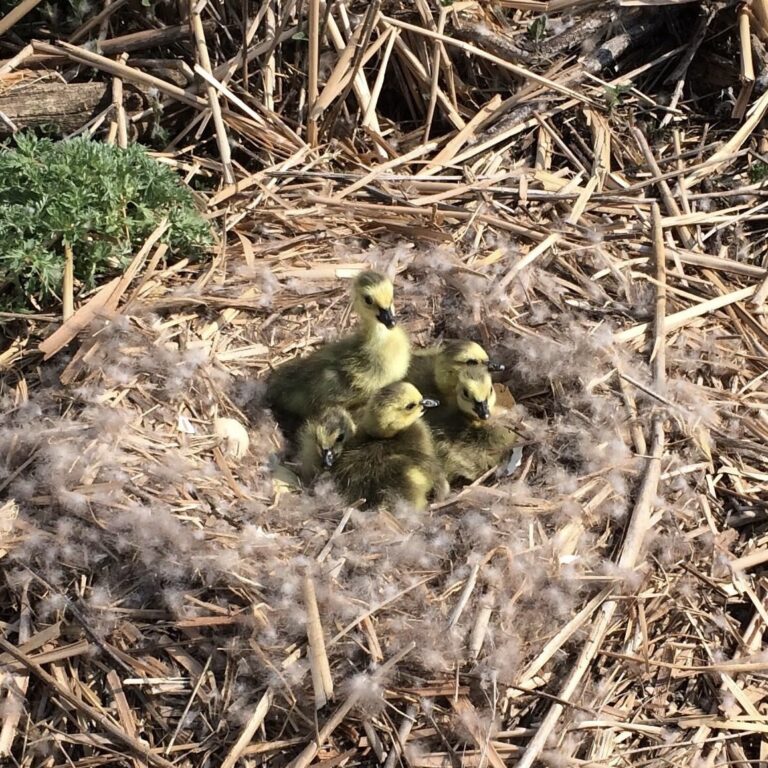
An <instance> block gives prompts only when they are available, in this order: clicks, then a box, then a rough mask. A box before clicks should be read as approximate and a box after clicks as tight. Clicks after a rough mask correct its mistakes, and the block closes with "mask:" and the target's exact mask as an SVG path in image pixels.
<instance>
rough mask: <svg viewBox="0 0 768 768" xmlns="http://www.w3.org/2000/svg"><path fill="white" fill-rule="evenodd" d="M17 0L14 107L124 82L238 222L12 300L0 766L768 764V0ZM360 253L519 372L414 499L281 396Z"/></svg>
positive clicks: (9, 60)
mask: <svg viewBox="0 0 768 768" xmlns="http://www.w3.org/2000/svg"><path fill="white" fill-rule="evenodd" d="M18 5H19V7H20V8H21V10H22V11H27V15H26V16H24V15H23V14H16V16H14V17H13V18H11V17H9V16H6V17H4V18H3V19H2V20H0V30H2V31H6V30H8V29H10V32H8V33H7V34H6V35H5V37H3V38H2V39H1V40H0V55H1V56H3V57H5V59H6V60H5V62H4V63H0V104H2V99H4V98H10V97H14V98H17V97H18V96H19V95H23V94H24V93H25V89H31V88H34V87H36V86H38V85H39V84H40V83H41V82H43V83H51V82H61V78H62V76H63V78H64V79H65V80H66V81H67V82H68V83H71V84H72V85H73V86H76V85H77V84H78V83H85V82H89V81H92V82H96V83H105V84H107V85H108V87H109V89H110V93H111V96H112V98H111V99H109V100H108V101H109V103H107V105H106V106H105V107H104V109H103V110H102V111H99V110H97V111H96V113H95V115H94V117H93V119H91V120H89V121H88V122H87V124H85V125H84V126H83V128H82V130H84V131H90V132H93V133H94V134H95V135H96V136H97V137H98V138H99V139H102V140H107V141H115V142H118V143H121V142H125V141H126V140H129V139H130V138H132V137H133V136H134V135H137V134H140V135H142V136H144V137H145V140H147V141H151V142H152V143H153V146H154V147H155V148H156V149H157V150H158V157H159V158H160V159H161V160H162V161H163V162H167V163H170V164H171V165H173V166H174V167H175V168H177V169H178V170H179V172H180V173H181V174H183V176H184V177H185V179H186V180H187V181H188V182H189V183H190V184H191V185H192V186H193V187H194V188H195V189H197V190H198V191H199V195H200V199H201V204H203V205H204V206H205V209H206V212H207V215H208V217H209V218H210V220H211V222H212V223H213V225H214V227H215V229H216V232H217V234H218V237H219V245H218V246H217V248H216V249H215V250H214V252H212V253H211V258H210V260H209V261H207V262H205V263H195V264H193V263H188V262H186V261H183V260H181V261H179V260H172V261H167V260H166V254H165V250H164V246H162V245H160V246H157V245H156V244H155V241H154V240H152V239H151V241H150V242H149V243H148V244H147V247H145V248H144V249H142V250H141V251H140V252H138V253H137V256H136V259H135V261H134V263H133V265H132V266H131V268H130V269H129V270H128V271H127V273H126V274H125V275H124V276H122V279H121V280H119V281H117V282H116V283H112V284H110V286H109V287H108V288H106V289H104V290H103V291H102V292H101V293H98V294H95V295H93V296H87V295H78V294H77V286H74V288H73V291H74V305H75V308H76V309H77V308H78V307H79V308H80V309H79V312H78V313H77V314H75V315H74V317H71V318H70V319H69V320H68V321H67V322H65V323H64V325H63V328H62V327H61V322H60V320H59V319H57V318H55V317H47V316H36V317H35V318H32V319H30V318H26V319H24V321H23V323H22V322H21V321H20V320H19V319H18V318H13V317H11V318H4V321H6V324H5V326H4V328H5V343H4V347H3V351H2V352H0V366H2V380H0V413H2V422H0V494H2V499H0V511H2V520H1V521H0V523H1V524H2V535H3V540H2V546H1V547H0V557H2V566H3V570H4V578H3V583H2V586H1V588H0V589H1V594H0V600H1V602H0V604H1V605H2V606H3V607H2V610H1V611H0V620H1V621H2V624H0V628H1V629H2V637H1V638H0V648H1V649H2V652H3V653H2V663H3V677H2V691H0V694H1V695H2V713H3V718H2V725H0V751H2V753H3V755H4V756H5V757H4V758H3V759H4V760H6V761H7V763H4V764H8V765H22V766H46V767H47V768H48V767H50V768H53V767H54V766H56V767H58V766H62V767H63V766H69V767H70V768H72V766H78V768H85V767H86V766H89V767H90V766H101V765H118V766H131V767H133V766H141V765H159V766H168V765H171V764H173V765H177V766H190V767H192V766H194V767H198V766H225V767H226V768H232V766H234V765H235V764H238V763H239V764H241V765H270V766H281V765H288V764H290V765H292V766H295V767H297V768H298V766H309V765H323V766H326V767H327V768H332V766H354V765H374V764H379V763H382V764H384V765H386V766H387V767H388V768H394V766H399V765H403V766H413V767H414V768H437V767H438V766H458V765H467V766H486V765H489V766H493V767H494V768H497V767H500V766H502V765H517V766H521V767H527V766H531V765H534V764H546V765H554V766H591V765H594V766H597V765H600V766H605V765H611V766H614V765H615V766H626V765H631V766H717V765H736V766H747V765H766V764H768V746H766V745H767V744H768V739H766V730H767V729H768V686H767V685H766V672H767V671H768V662H767V661H766V656H765V653H764V651H763V648H764V644H765V639H764V636H765V630H766V625H767V624H768V600H766V598H767V596H768V580H767V578H766V574H765V570H764V565H765V563H766V562H768V526H766V505H767V504H768V493H767V492H766V484H767V482H768V459H767V458H766V456H767V454H766V450H765V440H766V437H768V422H766V413H768V411H767V410H766V408H768V398H767V397H766V391H767V390H766V386H765V381H766V371H767V370H768V367H767V362H768V353H767V352H766V347H768V323H766V315H765V314H764V306H765V299H766V294H768V279H767V277H766V274H767V273H766V253H767V252H768V246H767V244H766V238H765V235H764V232H765V224H764V222H765V220H766V215H765V207H766V203H767V201H768V198H767V197H766V194H767V193H766V190H765V187H764V181H763V179H764V178H765V177H766V175H767V174H768V157H766V144H767V143H768V142H766V137H765V135H764V125H763V118H764V115H765V113H766V110H768V93H766V92H765V90H764V78H765V77H768V73H767V72H766V70H765V69H764V64H765V55H764V48H763V43H762V42H761V40H762V39H764V38H765V33H766V27H765V26H764V21H765V19H766V15H765V13H764V7H763V5H762V3H759V2H755V3H754V4H753V5H752V6H751V8H749V9H742V8H740V7H738V6H736V5H733V4H714V3H689V4H680V3H670V4H667V5H662V6H658V5H651V4H648V5H647V6H646V4H644V3H642V2H640V3H637V4H633V5H627V6H626V7H618V6H614V5H612V4H608V3H604V2H581V1H580V0H578V1H576V2H574V0H552V2H550V3H540V2H536V1H535V0H489V1H488V2H482V3H478V2H474V1H473V0H468V1H464V0H461V1H460V2H456V3H453V4H448V5H440V4H439V3H432V2H427V0H417V1H416V2H413V3H404V2H403V3H401V2H397V0H383V1H381V2H379V1H377V2H372V3H370V4H368V3H359V4H358V3H356V2H351V3H347V4H342V3H332V4H330V5H328V6H326V5H325V4H324V3H322V2H320V1H319V0H307V2H296V1H295V0H279V1H278V0H274V1H273V2H269V1H265V2H227V1H226V0H225V2H221V3H219V2H217V3H210V2H209V3H205V2H201V3H192V4H191V11H190V8H189V7H187V5H186V4H185V3H183V2H179V3H178V4H174V3H154V4H152V5H151V6H150V8H149V9H147V8H144V7H143V6H142V5H141V4H140V3H138V2H135V0H128V2H123V1H122V0H116V1H115V2H112V3H111V4H109V3H105V4H104V5H103V6H101V5H99V6H97V7H94V8H90V9H88V8H86V9H85V10H86V13H85V14H84V15H83V16H82V17H81V18H77V16H76V14H75V15H74V16H73V15H72V14H71V13H70V16H66V15H65V17H63V18H62V19H61V20H59V23H58V26H57V27H56V34H54V33H53V32H52V31H51V27H50V26H48V27H46V26H45V22H44V21H43V20H42V17H41V16H36V14H38V13H39V11H40V8H37V9H36V8H35V5H36V3H35V2H24V3H20V4H18ZM3 8H4V9H5V10H7V8H5V6H3ZM190 13H191V15H190ZM544 13H546V16H544V15H543V14H544ZM17 17H18V18H17ZM57 35H59V36H57ZM96 40H99V41H100V42H98V43H97V42H95V41H96ZM86 41H92V42H90V43H89V44H87V45H86ZM100 46H101V47H100ZM99 50H101V51H102V53H98V51H99ZM123 54H127V56H123ZM130 88H137V89H138V90H139V91H141V93H142V94H143V98H145V99H146V102H145V103H144V104H142V105H141V106H140V107H138V108H137V109H135V110H134V111H132V109H133V107H135V104H133V103H132V102H131V104H133V106H132V107H129V108H127V109H126V108H125V107H124V101H123V99H124V98H127V97H126V96H125V95H126V94H127V93H128V91H129V89H130ZM28 93H33V92H32V91H30V92H28ZM30 98H31V96H30ZM63 98H67V97H66V96H63ZM78 98H79V96H78ZM125 103H128V102H125ZM0 109H2V106H0ZM370 264H373V265H374V266H376V267H377V268H380V269H384V270H389V271H390V272H391V273H392V274H396V275H397V277H396V288H397V292H398V309H399V312H400V314H401V317H402V318H403V322H404V323H405V325H406V327H407V328H408V329H409V330H410V331H411V333H412V335H413V338H414V340H415V342H416V343H418V344H428V343H430V342H432V341H434V340H435V339H437V338H440V337H442V336H446V337H451V336H458V335H461V336H470V337H472V338H475V339H476V340H478V341H480V342H482V343H483V344H484V345H485V346H486V347H487V348H488V349H489V350H492V352H493V353H494V355H495V356H497V357H499V358H501V359H502V360H503V361H504V362H505V363H507V372H506V374H505V375H504V377H503V383H504V384H506V385H507V386H508V387H509V389H510V390H511V392H512V393H513V394H514V396H515V398H516V399H517V406H516V409H517V416H518V418H519V419H520V423H521V430H522V432H523V433H524V435H525V440H524V442H525V445H524V447H523V450H522V459H521V463H520V465H519V466H517V467H515V468H513V471H512V472H511V474H507V473H506V472H499V473H492V474H491V475H490V476H488V477H485V478H482V479H481V481H478V482H477V483H475V484H473V485H472V486H469V487H466V488H463V489H456V491H455V493H454V494H453V495H452V496H451V497H450V498H449V499H448V500H446V501H444V502H440V503H439V504H435V505H434V506H433V507H432V509H431V510H430V511H429V512H428V513H427V514H415V513H414V512H413V511H412V510H408V509H397V510H392V511H390V512H386V511H383V510H382V511H360V510H357V509H354V508H352V509H350V508H347V507H346V506H345V505H344V504H343V503H342V502H341V500H340V499H339V498H338V497H337V496H336V494H335V492H334V490H333V488H332V487H330V486H329V485H328V484H327V483H324V482H321V483H320V484H319V485H318V487H316V488H315V489H314V490H313V491H312V492H296V491H295V490H293V489H292V488H291V486H290V482H288V481H287V480H290V477H289V476H287V475H286V473H285V470H284V469H281V468H280V467H279V466H278V462H279V461H281V457H282V450H283V441H282V438H281V436H280V434H279V432H278V430H277V428H276V426H275V424H274V422H273V420H272V418H271V416H270V415H269V413H268V412H266V411H265V410H263V409H262V408H261V406H260V405H259V393H260V386H261V382H262V381H263V379H264V377H265V375H266V374H267V373H268V371H269V366H270V365H272V364H277V363H279V362H280V361H282V360H284V359H287V358H289V357H292V356H294V355H297V354H301V353H303V352H304V351H305V350H307V349H310V348H312V347H314V346H315V345H317V344H319V343H321V342H322V341H323V340H325V339H327V338H331V337H333V336H334V335H336V334H337V333H338V332H339V331H340V329H344V328H347V327H349V324H350V318H349V312H348V308H347V301H346V290H347V288H346V285H347V283H346V280H345V279H344V278H346V277H348V276H349V275H351V274H353V273H354V270H356V269H359V268H360V267H362V266H365V265H370ZM86 321H90V324H89V325H86ZM57 329H58V330H57ZM54 331H56V335H54V336H50V334H51V333H53V332H54ZM44 337H50V338H49V339H48V341H47V342H46V343H45V344H44V345H43V347H42V352H41V351H40V350H39V349H38V344H39V343H40V341H41V339H43V338H44ZM43 352H45V353H46V359H43ZM217 417H234V418H236V419H239V420H240V421H241V422H243V423H244V424H245V425H246V426H247V429H248V432H249V436H250V449H249V451H248V453H247V454H246V455H245V456H243V457H236V456H233V455H232V453H231V451H228V450H227V445H226V444H222V442H221V441H220V439H219V438H218V437H216V435H215V434H214V427H213V422H214V420H215V419H216V418H217ZM286 478H287V480H286Z"/></svg>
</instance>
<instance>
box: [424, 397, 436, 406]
mask: <svg viewBox="0 0 768 768" xmlns="http://www.w3.org/2000/svg"><path fill="white" fill-rule="evenodd" d="M421 405H422V407H424V408H437V406H438V405H440V401H439V400H433V399H432V398H431V397H424V398H422V400H421Z"/></svg>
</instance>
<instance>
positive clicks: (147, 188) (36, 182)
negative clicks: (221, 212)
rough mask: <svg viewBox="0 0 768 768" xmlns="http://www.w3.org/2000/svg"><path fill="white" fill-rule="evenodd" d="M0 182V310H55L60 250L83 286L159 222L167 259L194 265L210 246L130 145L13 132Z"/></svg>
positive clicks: (185, 199) (170, 182)
mask: <svg viewBox="0 0 768 768" xmlns="http://www.w3.org/2000/svg"><path fill="white" fill-rule="evenodd" d="M0 179H2V180H3V183H2V185H0V310H5V311H24V310H28V309H29V308H30V304H33V305H37V306H40V307H46V306H51V305H52V304H53V303H55V301H56V297H57V295H58V293H59V291H60V288H61V282H62V276H63V272H64V246H65V245H69V246H71V248H72V251H73V255H74V268H75V279H76V281H78V282H79V284H81V285H83V286H85V287H86V288H91V287H93V286H94V285H96V283H97V282H98V281H99V280H100V279H101V278H103V277H105V276H108V275H110V274H114V273H116V272H118V271H119V270H121V269H122V268H124V267H125V266H127V264H128V263H129V262H130V261H131V259H132V258H133V255H134V253H135V249H136V248H137V247H139V246H140V245H141V243H142V242H143V241H144V240H145V239H146V238H147V236H148V235H149V234H150V233H151V232H152V231H153V230H154V229H155V227H156V226H157V225H158V223H159V222H160V220H161V219H162V218H163V216H167V217H168V221H169V223H170V225H171V226H170V228H169V229H168V231H167V232H166V233H165V235H164V241H165V242H167V243H168V244H169V246H170V248H171V250H172V252H179V253H183V254H184V256H187V257H190V258H196V257H199V256H200V255H202V253H203V252H204V250H205V247H206V246H207V245H208V244H209V243H210V242H211V231H210V228H209V226H208V224H207V222H206V221H205V220H204V219H203V218H202V217H201V216H200V214H199V213H198V211H197V209H196V207H195V204H194V199H193V197H192V193H191V192H190V190H189V189H187V188H186V187H184V186H182V184H181V183H180V181H179V179H178V177H177V176H176V175H175V174H174V173H173V171H172V170H171V169H170V168H168V167H167V166H165V165H162V164H161V163H158V162H156V161H155V160H153V159H152V158H151V157H150V156H149V155H148V154H147V153H146V151H145V150H144V149H143V148H142V147H140V146H138V145H133V146H131V147H129V148H128V149H119V148H117V147H113V146H109V145H107V144H101V143H99V142H95V141H90V140H88V139H83V138H78V139H71V140H68V141H61V142H54V141H51V140H50V139H39V138H35V137H34V136H31V135H19V136H17V137H16V139H15V147H2V148H0Z"/></svg>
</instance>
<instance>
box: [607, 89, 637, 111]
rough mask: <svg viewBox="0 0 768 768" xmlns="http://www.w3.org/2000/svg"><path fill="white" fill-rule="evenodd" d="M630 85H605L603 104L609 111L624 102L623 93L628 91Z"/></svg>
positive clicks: (629, 90)
mask: <svg viewBox="0 0 768 768" xmlns="http://www.w3.org/2000/svg"><path fill="white" fill-rule="evenodd" d="M631 90H632V86H631V85H605V86H603V91H604V95H605V105H606V107H608V111H609V112H610V111H611V110H613V109H614V108H616V107H619V106H621V105H622V104H623V103H624V95H625V94H627V93H630V92H631Z"/></svg>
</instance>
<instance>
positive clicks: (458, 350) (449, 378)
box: [406, 339, 504, 406]
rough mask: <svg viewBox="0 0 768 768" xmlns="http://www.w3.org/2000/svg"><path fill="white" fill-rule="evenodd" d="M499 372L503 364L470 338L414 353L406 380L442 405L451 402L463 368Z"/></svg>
mask: <svg viewBox="0 0 768 768" xmlns="http://www.w3.org/2000/svg"><path fill="white" fill-rule="evenodd" d="M476 368H477V369H480V370H488V371H503V370H504V365H502V364H501V363H497V362H494V361H491V360H490V359H489V358H488V353H487V352H486V351H485V350H484V349H483V348H482V347H481V346H480V345H479V344H477V343H475V342H474V341H469V340H466V339H456V340H450V341H446V342H444V343H443V344H442V345H440V346H438V347H435V348H433V349H428V350H423V351H419V352H416V353H414V355H413V357H412V358H411V364H410V366H409V368H408V373H407V375H406V380H407V381H410V382H411V383H412V384H413V385H414V386H415V387H417V388H418V389H419V391H420V392H422V393H424V394H425V395H426V396H427V397H435V398H438V399H439V400H440V401H441V402H442V403H443V405H444V406H447V405H455V392H456V382H457V380H458V378H459V375H460V374H461V372H462V371H465V370H473V369H476Z"/></svg>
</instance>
